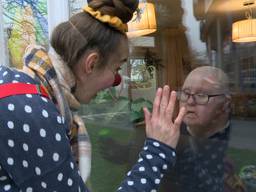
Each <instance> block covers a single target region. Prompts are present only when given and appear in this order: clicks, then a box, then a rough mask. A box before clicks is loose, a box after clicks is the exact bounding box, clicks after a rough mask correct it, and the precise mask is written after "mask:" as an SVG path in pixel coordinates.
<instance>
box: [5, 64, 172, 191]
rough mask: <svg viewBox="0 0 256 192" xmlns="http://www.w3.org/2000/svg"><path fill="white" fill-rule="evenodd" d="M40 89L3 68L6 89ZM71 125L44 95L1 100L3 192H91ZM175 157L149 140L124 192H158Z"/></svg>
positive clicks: (23, 75) (31, 80)
mask: <svg viewBox="0 0 256 192" xmlns="http://www.w3.org/2000/svg"><path fill="white" fill-rule="evenodd" d="M17 82H25V83H31V84H38V82H36V80H34V79H32V78H31V77H29V76H28V75H26V74H24V73H22V72H19V71H17V70H14V69H10V68H7V67H4V66H0V84H5V83H17ZM67 131H68V123H67V122H65V119H64V118H63V117H62V116H61V115H60V113H59V111H58V110H57V108H56V106H55V104H54V103H53V102H52V101H51V100H49V99H47V98H45V97H42V96H40V95H34V94H33V95H31V94H25V95H13V96H9V97H5V98H1V99H0V192H1V191H11V192H16V191H19V192H20V191H22V192H41V191H47V192H66V191H67V192H73V191H74V192H79V191H83V192H87V191H89V190H88V189H87V188H86V186H85V184H84V183H83V181H82V179H81V177H80V175H79V171H78V168H77V165H76V164H75V161H74V159H73V157H72V153H71V149H70V145H69V139H68V137H67V134H66V133H67ZM175 156H176V155H175V151H174V150H173V149H171V148H170V147H168V146H166V145H165V144H162V143H160V142H158V141H156V140H153V139H147V140H146V141H145V145H144V148H143V150H142V151H141V153H140V154H139V159H138V162H137V163H136V164H135V165H134V167H133V168H132V170H131V171H130V172H129V173H128V174H127V176H126V178H125V179H124V180H123V182H122V183H121V185H120V187H119V188H118V189H117V190H118V191H120V192H121V191H122V192H128V191H131V192H132V191H141V192H142V191H145V192H156V191H157V189H158V187H159V184H160V181H161V178H162V177H163V176H164V174H165V173H166V172H167V170H168V169H169V167H172V166H173V164H174V161H175Z"/></svg>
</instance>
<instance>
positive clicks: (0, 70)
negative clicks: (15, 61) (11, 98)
mask: <svg viewBox="0 0 256 192" xmlns="http://www.w3.org/2000/svg"><path fill="white" fill-rule="evenodd" d="M5 83H30V84H38V81H37V80H36V79H33V78H32V77H30V76H29V75H27V74H26V73H24V72H23V71H22V70H19V69H16V68H13V67H7V66H3V65H0V84H5Z"/></svg>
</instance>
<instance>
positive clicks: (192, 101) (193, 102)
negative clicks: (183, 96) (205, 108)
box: [187, 95, 196, 105]
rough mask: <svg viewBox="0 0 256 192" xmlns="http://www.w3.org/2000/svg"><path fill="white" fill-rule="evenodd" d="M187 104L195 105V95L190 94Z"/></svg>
mask: <svg viewBox="0 0 256 192" xmlns="http://www.w3.org/2000/svg"><path fill="white" fill-rule="evenodd" d="M187 104H189V105H195V104H196V101H195V98H194V96H193V95H189V97H188V100H187Z"/></svg>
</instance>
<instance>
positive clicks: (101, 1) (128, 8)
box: [87, 0, 139, 23]
mask: <svg viewBox="0 0 256 192" xmlns="http://www.w3.org/2000/svg"><path fill="white" fill-rule="evenodd" d="M87 2H88V6H89V7H91V8H93V9H94V10H95V11H100V12H101V13H102V14H104V15H110V16H116V17H118V18H119V19H121V20H122V22H123V23H127V22H128V21H130V20H131V19H132V16H133V12H134V11H135V10H136V9H137V7H138V4H139V1H138V0H87Z"/></svg>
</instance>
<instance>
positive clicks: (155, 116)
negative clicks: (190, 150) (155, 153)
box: [144, 86, 186, 148]
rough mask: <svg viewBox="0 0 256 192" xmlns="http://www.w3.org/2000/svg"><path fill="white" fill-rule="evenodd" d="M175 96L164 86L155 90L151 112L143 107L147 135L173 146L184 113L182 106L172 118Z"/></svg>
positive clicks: (174, 93) (178, 133)
mask: <svg viewBox="0 0 256 192" xmlns="http://www.w3.org/2000/svg"><path fill="white" fill-rule="evenodd" d="M176 98H177V96H176V92H175V91H172V92H170V88H169V86H164V88H163V89H162V88H159V89H158V90H157V93H156V97H155V100H154V105H153V111H152V114H151V113H150V112H149V111H148V109H147V108H144V114H145V122H146V134H147V137H150V138H153V139H156V140H159V141H161V142H163V143H165V144H167V145H169V146H171V147H173V148H175V147H176V145H177V142H178V139H179V136H180V125H181V122H182V119H183V117H184V115H185V113H186V110H185V108H184V107H183V108H181V109H180V111H179V114H178V116H177V118H176V119H175V120H174V121H173V120H172V119H173V112H174V108H175V102H176Z"/></svg>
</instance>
